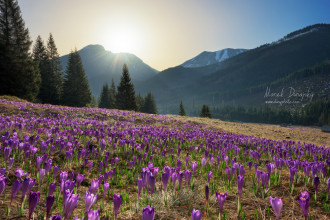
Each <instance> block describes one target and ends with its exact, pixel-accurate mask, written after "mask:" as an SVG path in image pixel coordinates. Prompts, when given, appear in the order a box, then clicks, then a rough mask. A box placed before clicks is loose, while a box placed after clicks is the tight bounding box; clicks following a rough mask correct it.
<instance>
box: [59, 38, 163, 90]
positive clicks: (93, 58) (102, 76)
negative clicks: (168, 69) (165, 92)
mask: <svg viewBox="0 0 330 220" xmlns="http://www.w3.org/2000/svg"><path fill="white" fill-rule="evenodd" d="M78 53H79V55H80V56H81V59H82V63H83V66H84V69H85V72H86V75H87V78H88V81H89V84H90V88H91V91H92V94H93V95H94V96H99V95H100V92H101V88H102V86H103V84H104V83H111V80H112V79H114V81H115V83H118V82H119V80H120V77H121V74H122V67H123V64H124V63H126V64H127V66H128V69H129V71H130V76H131V78H132V81H133V83H136V82H138V81H143V80H146V79H148V78H151V77H152V76H154V75H156V74H157V73H158V71H157V70H156V69H154V68H152V67H150V66H149V65H147V64H146V63H144V62H143V60H142V59H140V58H139V57H137V56H136V55H134V54H131V53H113V52H111V51H107V50H105V49H104V47H103V46H102V45H99V44H90V45H87V46H85V47H83V48H82V49H80V50H79V51H78ZM68 57H69V55H68V54H67V55H64V56H61V57H60V60H61V64H62V67H63V69H64V70H65V69H66V65H67V62H68Z"/></svg>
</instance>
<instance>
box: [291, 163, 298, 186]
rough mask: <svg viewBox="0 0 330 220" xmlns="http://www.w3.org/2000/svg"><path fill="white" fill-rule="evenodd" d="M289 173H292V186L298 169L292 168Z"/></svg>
mask: <svg viewBox="0 0 330 220" xmlns="http://www.w3.org/2000/svg"><path fill="white" fill-rule="evenodd" d="M289 172H290V183H291V185H292V183H293V179H294V176H295V175H296V172H297V169H296V168H295V167H290V168H289Z"/></svg>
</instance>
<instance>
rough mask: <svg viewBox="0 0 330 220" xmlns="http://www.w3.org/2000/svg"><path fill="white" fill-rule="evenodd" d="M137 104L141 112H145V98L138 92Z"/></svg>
mask: <svg viewBox="0 0 330 220" xmlns="http://www.w3.org/2000/svg"><path fill="white" fill-rule="evenodd" d="M136 104H137V108H138V111H139V112H144V109H143V105H144V98H143V97H142V96H141V94H140V93H139V94H137V96H136Z"/></svg>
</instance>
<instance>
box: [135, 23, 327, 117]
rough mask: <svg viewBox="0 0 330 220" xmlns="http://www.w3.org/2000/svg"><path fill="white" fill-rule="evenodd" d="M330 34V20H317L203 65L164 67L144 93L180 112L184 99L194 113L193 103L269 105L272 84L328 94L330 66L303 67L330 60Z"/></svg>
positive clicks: (276, 87) (162, 110) (143, 86)
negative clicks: (327, 69)
mask: <svg viewBox="0 0 330 220" xmlns="http://www.w3.org/2000/svg"><path fill="white" fill-rule="evenodd" d="M329 39H330V25H329V24H316V25H312V26H309V27H306V28H303V29H301V30H298V31H294V32H292V33H290V34H288V35H287V36H285V37H283V38H282V39H280V40H278V41H274V42H273V43H269V44H265V45H262V46H259V47H257V48H254V49H251V50H248V51H245V52H244V53H240V54H238V55H236V56H233V57H231V58H228V59H226V60H224V61H222V62H220V63H214V64H211V65H207V66H202V67H197V68H186V67H183V66H181V65H180V66H177V67H173V68H170V69H167V70H164V71H162V72H160V73H158V74H157V75H155V76H153V77H152V78H150V79H147V80H146V81H144V82H143V83H139V84H138V85H137V87H136V88H137V90H138V91H140V92H141V93H142V94H144V93H145V92H147V90H148V91H151V92H152V93H153V94H154V96H155V99H156V101H157V104H158V110H159V112H160V113H172V114H173V113H174V114H177V113H178V106H179V103H180V100H183V103H184V105H185V109H186V112H187V113H188V114H189V109H194V108H196V107H200V106H201V105H203V104H208V105H211V106H217V105H221V104H226V103H228V104H229V103H231V104H243V105H264V104H265V101H267V100H266V99H265V97H264V96H265V92H266V90H267V87H269V86H271V85H272V87H271V89H272V91H274V92H275V91H280V89H282V88H284V89H285V90H286V91H289V89H290V87H292V88H294V89H296V92H297V91H300V93H303V92H305V93H307V91H308V89H310V90H309V92H311V93H313V94H314V95H315V96H314V99H315V98H317V97H318V96H319V97H320V96H325V97H327V98H328V97H329V96H330V95H329V93H330V89H327V88H328V87H329V85H330V74H325V72H324V71H321V72H320V71H315V72H314V73H315V74H303V73H304V71H302V70H304V69H306V68H307V69H308V68H312V67H314V66H315V65H321V66H322V65H323V64H324V62H325V63H327V62H328V60H330V41H329ZM323 69H324V68H323ZM307 72H308V71H307ZM291 76H294V77H291ZM321 91H323V92H322V94H321ZM288 96H289V95H287V97H285V98H289V97H288ZM293 98H294V97H291V100H292V99H293ZM211 111H212V109H211Z"/></svg>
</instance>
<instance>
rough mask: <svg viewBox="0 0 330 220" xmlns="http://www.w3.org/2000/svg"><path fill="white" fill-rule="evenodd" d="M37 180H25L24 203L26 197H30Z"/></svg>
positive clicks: (23, 189)
mask: <svg viewBox="0 0 330 220" xmlns="http://www.w3.org/2000/svg"><path fill="white" fill-rule="evenodd" d="M35 182H36V179H30V178H25V179H24V181H23V183H22V202H23V200H24V197H25V195H30V192H31V190H32V187H33V186H34V184H35Z"/></svg>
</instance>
